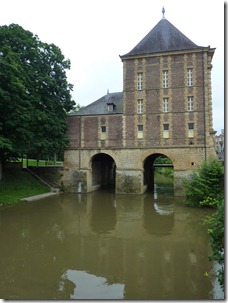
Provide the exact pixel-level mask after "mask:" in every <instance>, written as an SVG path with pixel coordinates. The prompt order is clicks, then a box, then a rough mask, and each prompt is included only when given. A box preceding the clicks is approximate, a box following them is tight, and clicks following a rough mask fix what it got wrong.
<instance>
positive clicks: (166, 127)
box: [163, 123, 169, 139]
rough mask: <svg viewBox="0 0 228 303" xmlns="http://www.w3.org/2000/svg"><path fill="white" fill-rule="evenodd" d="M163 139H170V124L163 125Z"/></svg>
mask: <svg viewBox="0 0 228 303" xmlns="http://www.w3.org/2000/svg"><path fill="white" fill-rule="evenodd" d="M163 138H164V139H168V138H169V124H167V123H165V124H163Z"/></svg>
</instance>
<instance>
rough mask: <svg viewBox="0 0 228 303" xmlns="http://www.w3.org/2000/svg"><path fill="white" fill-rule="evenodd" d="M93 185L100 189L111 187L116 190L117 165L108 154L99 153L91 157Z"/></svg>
mask: <svg viewBox="0 0 228 303" xmlns="http://www.w3.org/2000/svg"><path fill="white" fill-rule="evenodd" d="M90 167H91V183H92V184H91V185H92V187H93V188H95V189H98V188H101V187H105V186H109V187H113V188H115V179H116V163H115V160H114V159H113V158H112V157H111V156H110V155H108V154H106V153H98V154H95V155H93V156H92V157H91V160H90Z"/></svg>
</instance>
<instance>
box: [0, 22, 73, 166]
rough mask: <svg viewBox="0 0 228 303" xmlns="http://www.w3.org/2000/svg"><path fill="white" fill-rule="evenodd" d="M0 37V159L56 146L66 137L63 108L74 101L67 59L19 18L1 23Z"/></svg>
mask: <svg viewBox="0 0 228 303" xmlns="http://www.w3.org/2000/svg"><path fill="white" fill-rule="evenodd" d="M0 41H1V44H0V162H4V161H5V160H7V159H9V158H10V157H16V156H19V155H22V154H26V155H33V156H34V157H36V158H39V156H40V155H41V154H42V153H45V154H53V153H58V152H60V151H61V150H63V148H64V147H65V146H66V145H67V142H68V140H67V137H66V130H67V124H66V119H65V117H66V113H67V112H69V111H71V110H73V109H74V106H75V102H74V101H73V100H72V96H71V91H72V89H73V86H72V84H70V83H68V82H67V77H66V70H67V69H70V61H69V60H68V59H65V57H64V56H63V54H62V52H61V50H60V49H59V48H58V47H57V46H56V45H54V44H47V43H43V42H41V41H40V40H39V38H38V36H36V35H33V34H32V33H31V32H29V31H27V30H24V29H23V28H22V27H21V26H19V25H17V24H11V25H9V26H6V25H5V26H1V27H0Z"/></svg>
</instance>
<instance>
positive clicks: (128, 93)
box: [63, 10, 216, 195]
mask: <svg viewBox="0 0 228 303" xmlns="http://www.w3.org/2000/svg"><path fill="white" fill-rule="evenodd" d="M214 51H215V48H211V47H210V46H207V47H204V46H198V45H196V44H195V43H193V42H192V41H191V40H190V39H188V38H187V37H186V36H185V35H184V34H183V33H181V32H180V31H179V30H178V29H177V28H176V27H175V26H174V25H173V24H171V23H170V22H169V21H168V20H167V19H166V18H165V17H164V10H163V18H162V19H161V20H160V21H159V22H158V23H157V25H156V26H155V27H154V28H153V29H152V30H151V31H150V32H149V33H148V34H147V35H146V36H145V37H144V38H143V39H142V40H141V41H140V42H139V43H138V44H137V45H136V46H135V47H134V48H133V49H132V50H131V51H130V52H129V53H127V54H125V55H122V56H120V59H121V60H122V62H123V92H117V93H109V92H107V94H106V95H105V96H103V97H101V98H100V99H98V100H97V101H95V102H93V103H91V104H89V105H88V106H86V107H82V108H81V109H80V110H79V111H77V112H75V113H73V114H71V115H69V116H68V117H67V121H68V125H69V131H68V136H69V140H70V145H69V147H68V148H67V149H66V150H65V156H64V179H63V182H64V186H65V187H66V189H67V190H69V191H72V192H90V191H94V190H96V189H98V188H100V187H101V186H102V185H108V184H109V185H113V186H115V192H116V193H135V194H140V193H143V192H145V191H146V190H147V189H148V187H149V186H151V185H153V164H154V160H155V159H156V158H157V157H158V156H161V155H164V156H166V157H168V158H169V159H170V160H171V161H172V164H173V170H174V192H175V195H182V194H183V190H182V186H181V181H182V179H183V177H185V176H187V175H188V174H189V173H190V172H191V170H192V169H193V168H194V167H197V165H199V164H201V163H202V161H204V160H207V159H209V158H211V157H216V152H215V131H214V130H213V121H212V94H211V69H212V58H213V55H214Z"/></svg>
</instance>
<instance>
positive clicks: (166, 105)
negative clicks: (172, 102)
mask: <svg viewBox="0 0 228 303" xmlns="http://www.w3.org/2000/svg"><path fill="white" fill-rule="evenodd" d="M163 111H164V113H167V112H168V111H169V98H164V99H163Z"/></svg>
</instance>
